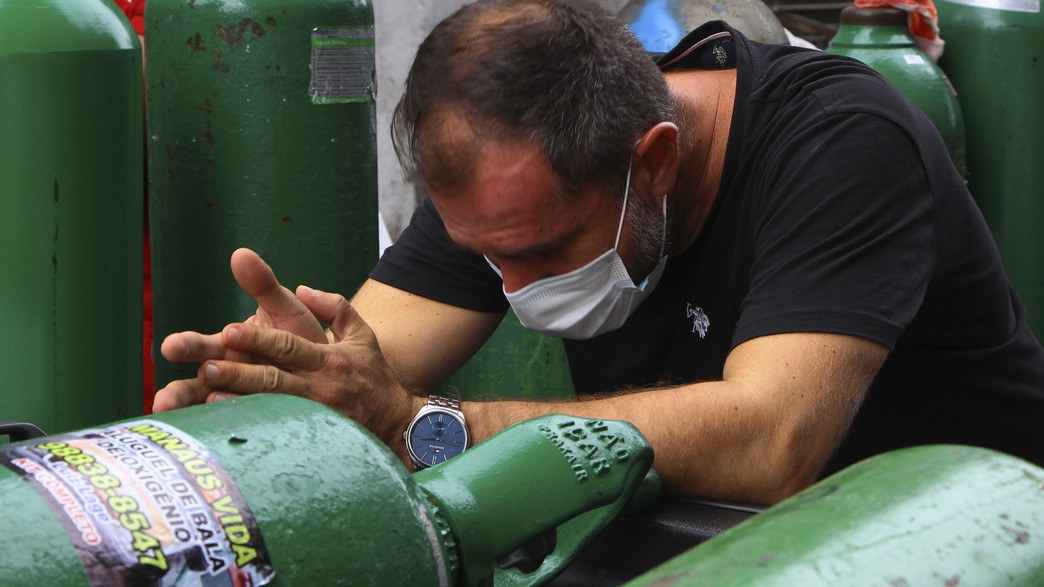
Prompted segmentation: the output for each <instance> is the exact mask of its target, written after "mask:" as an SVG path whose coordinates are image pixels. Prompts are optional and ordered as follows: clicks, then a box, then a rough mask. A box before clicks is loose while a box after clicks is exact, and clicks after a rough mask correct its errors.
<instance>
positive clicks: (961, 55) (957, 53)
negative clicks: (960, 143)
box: [936, 0, 1044, 339]
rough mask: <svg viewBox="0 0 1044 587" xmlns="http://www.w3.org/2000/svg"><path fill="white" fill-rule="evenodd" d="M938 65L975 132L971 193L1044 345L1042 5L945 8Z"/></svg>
mask: <svg viewBox="0 0 1044 587" xmlns="http://www.w3.org/2000/svg"><path fill="white" fill-rule="evenodd" d="M936 8H937V9H938V11H939V29H940V31H941V34H942V37H943V38H944V39H945V40H946V52H945V53H943V56H942V58H941V59H940V60H939V64H940V65H941V66H942V68H943V69H944V70H945V71H946V74H947V75H948V76H949V78H950V80H951V81H952V82H953V85H954V87H955V88H957V93H958V95H960V99H961V106H962V107H963V108H964V117H965V123H966V124H967V127H968V171H969V177H968V187H969V189H971V193H972V195H973V196H974V197H975V199H976V201H977V202H978V204H979V207H980V208H981V209H982V212H983V215H984V216H985V217H986V221H987V223H988V224H989V225H990V230H991V231H992V232H993V236H994V238H995V239H996V240H997V244H998V246H999V247H1000V251H1001V258H1002V259H1003V261H1004V268H1005V270H1006V271H1007V273H1008V277H1009V278H1010V279H1011V281H1012V283H1014V285H1015V289H1016V290H1018V292H1019V295H1020V296H1021V297H1022V301H1023V302H1024V303H1025V304H1026V308H1027V311H1028V318H1029V324H1030V327H1031V328H1032V329H1033V331H1034V333H1035V334H1036V335H1037V338H1038V339H1039V338H1041V337H1044V264H1042V263H1041V255H1042V254H1044V232H1042V231H1041V230H1040V223H1041V221H1042V220H1044V165H1041V161H1044V110H1042V109H1041V107H1040V100H1041V96H1044V73H1042V71H1041V68H1042V67H1044V66H1042V65H1041V62H1040V61H1041V58H1042V57H1044V15H1042V14H1041V11H1040V0H959V1H953V0H939V2H936Z"/></svg>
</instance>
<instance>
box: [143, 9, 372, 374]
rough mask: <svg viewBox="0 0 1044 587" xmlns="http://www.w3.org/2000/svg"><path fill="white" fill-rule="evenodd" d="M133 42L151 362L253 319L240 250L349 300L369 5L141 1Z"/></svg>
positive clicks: (360, 201) (362, 209) (365, 269)
mask: <svg viewBox="0 0 1044 587" xmlns="http://www.w3.org/2000/svg"><path fill="white" fill-rule="evenodd" d="M145 35H146V43H145V45H146V48H145V49H146V62H147V71H146V82H147V88H148V126H149V141H148V149H149V221H150V230H151V238H152V242H151V246H152V249H151V251H152V287H153V292H154V293H153V306H154V308H155V310H154V320H155V340H156V345H155V346H154V348H158V343H160V342H162V340H163V338H164V337H165V336H166V335H168V334H170V333H171V332H176V331H182V330H197V331H201V332H216V331H218V330H220V329H221V327H222V326H224V325H225V324H226V323H227V322H228V321H229V320H231V319H235V318H236V317H238V318H240V319H242V318H245V317H247V316H249V315H251V314H253V313H254V311H255V309H256V306H255V304H254V303H253V301H252V300H251V299H250V298H249V297H248V296H246V294H244V293H242V292H240V291H239V288H238V287H237V286H236V284H235V281H234V280H233V279H232V277H231V274H230V272H229V270H228V260H229V256H230V255H231V254H232V252H233V251H234V250H235V249H236V248H238V247H241V246H243V247H250V248H252V249H253V250H255V251H257V252H258V253H260V254H261V255H262V256H264V257H265V259H266V260H267V261H268V262H269V264H271V266H272V267H273V269H274V270H275V272H276V275H278V276H280V278H281V279H283V280H284V281H285V282H286V283H289V284H291V287H292V286H293V285H296V284H308V285H310V286H313V287H316V288H319V289H323V290H326V291H336V292H342V293H344V294H345V295H348V296H350V295H351V294H352V293H353V292H354V291H355V290H356V289H357V288H358V286H359V285H360V284H361V283H362V282H363V280H364V279H365V278H366V276H367V274H368V273H369V270H370V269H371V268H372V267H373V265H374V263H375V262H376V260H377V222H378V221H377V175H376V170H377V162H376V161H377V159H376V148H375V132H376V130H375V127H376V115H375V102H374V100H375V91H376V88H375V86H374V70H375V60H374V29H373V10H372V7H371V5H370V2H369V1H367V0H192V1H189V2H186V1H184V0H149V2H148V4H147V5H146V13H145ZM194 369H195V367H194V366H191V365H173V364H170V363H167V362H165V361H158V363H157V366H156V383H157V385H158V386H162V385H164V384H166V383H167V382H169V381H170V380H172V379H180V378H185V377H192V376H194Z"/></svg>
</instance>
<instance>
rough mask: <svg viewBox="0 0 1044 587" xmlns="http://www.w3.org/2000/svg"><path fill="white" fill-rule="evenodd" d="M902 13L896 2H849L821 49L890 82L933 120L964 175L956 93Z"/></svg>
mask: <svg viewBox="0 0 1044 587" xmlns="http://www.w3.org/2000/svg"><path fill="white" fill-rule="evenodd" d="M907 18H908V13H907V12H905V11H903V10H900V9H898V8H886V7H881V8H858V7H855V6H849V7H847V8H845V9H844V10H842V11H841V26H840V27H838V29H837V34H836V35H835V36H834V38H833V39H831V40H830V44H829V45H828V46H827V49H826V50H827V52H829V53H836V54H838V55H847V56H848V57H852V58H854V59H858V60H860V61H862V62H863V63H866V64H867V65H869V66H870V67H873V68H874V69H875V70H877V71H878V72H879V73H880V74H881V75H883V76H885V78H887V79H888V81H890V82H892V84H893V85H894V86H895V87H896V88H898V89H899V91H901V92H902V93H903V95H904V96H906V97H907V98H908V99H909V100H910V101H911V102H913V103H914V104H915V105H916V106H917V107H918V108H920V109H921V111H922V112H924V113H925V115H927V116H928V118H929V119H930V120H931V121H932V124H934V125H935V128H936V129H937V130H938V131H939V134H941V135H942V138H943V141H944V142H945V143H946V150H947V151H949V153H950V159H951V160H952V161H953V164H954V166H956V167H957V170H958V171H959V172H960V173H961V175H962V176H964V175H966V174H967V165H966V160H965V159H966V157H965V150H966V149H965V137H964V117H963V115H962V113H961V105H960V104H959V103H958V101H957V93H956V92H955V91H954V89H953V86H951V85H950V82H949V80H948V79H947V78H946V74H944V73H943V71H942V69H940V68H939V66H938V65H936V64H935V62H934V61H932V60H931V59H930V58H929V57H928V56H927V55H925V54H924V52H923V51H921V50H920V49H918V48H917V42H916V41H915V40H914V38H913V36H911V35H910V33H909V31H908V29H907Z"/></svg>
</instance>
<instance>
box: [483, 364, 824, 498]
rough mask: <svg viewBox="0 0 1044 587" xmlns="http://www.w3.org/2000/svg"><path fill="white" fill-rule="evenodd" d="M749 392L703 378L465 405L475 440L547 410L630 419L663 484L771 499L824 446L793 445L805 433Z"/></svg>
mask: <svg viewBox="0 0 1044 587" xmlns="http://www.w3.org/2000/svg"><path fill="white" fill-rule="evenodd" d="M751 395H752V394H751V393H750V392H748V391H746V390H744V389H742V388H740V387H738V386H737V385H734V384H729V383H726V382H708V383H700V384H694V385H688V386H683V387H673V388H656V389H650V390H645V391H640V392H636V393H627V394H612V395H610V396H609V397H604V396H603V397H600V398H598V399H593V400H587V401H574V402H527V401H498V402H464V404H463V409H464V411H465V414H467V417H468V421H469V424H470V427H471V434H472V436H473V438H474V439H475V441H476V442H478V441H481V440H483V439H485V438H488V437H489V436H492V435H493V434H495V433H496V432H499V431H500V430H502V429H504V428H506V427H507V426H510V425H511V424H513V423H515V422H518V421H521V420H527V419H530V418H535V417H537V416H541V415H544V414H552V413H561V414H568V415H572V416H578V417H585V418H596V419H603V420H624V421H628V422H631V423H632V424H634V425H635V426H636V427H637V428H638V429H639V430H641V431H642V433H643V434H644V435H645V436H646V438H647V439H648V440H649V442H650V444H651V445H652V446H653V450H654V451H655V454H656V460H655V463H654V465H653V467H654V468H655V469H656V471H657V473H659V475H660V477H661V478H662V480H663V483H664V489H665V491H666V492H668V493H672V494H680V495H692V496H701V497H708V498H718V499H728V500H734V501H740V502H747V503H761V504H767V503H774V502H775V501H778V500H780V499H782V498H784V497H786V496H788V495H790V494H792V493H794V492H796V491H798V490H800V489H802V488H804V487H806V486H807V485H809V484H811V483H812V482H813V481H814V480H815V476H816V474H817V473H818V471H819V469H820V467H821V466H822V464H823V457H821V456H820V455H821V454H823V452H824V451H822V450H818V451H817V450H814V449H808V448H807V447H806V448H804V449H802V448H800V447H798V446H796V445H797V444H798V443H803V442H805V441H807V439H802V438H801V435H800V434H795V433H794V430H793V429H790V430H788V429H787V427H786V426H781V425H780V422H779V419H778V414H776V415H774V414H772V413H771V412H772V411H774V410H771V409H766V407H765V406H763V405H759V402H758V401H756V398H752V397H751ZM774 416H775V417H774ZM829 450H830V449H828V450H827V451H826V454H827V455H829Z"/></svg>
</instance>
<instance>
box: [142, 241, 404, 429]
mask: <svg viewBox="0 0 1044 587" xmlns="http://www.w3.org/2000/svg"><path fill="white" fill-rule="evenodd" d="M231 266H232V273H233V275H234V276H235V278H236V281H237V282H238V283H239V286H240V287H241V288H243V290H244V291H245V292H247V293H248V294H249V295H250V296H251V297H253V298H254V300H255V301H257V304H258V309H257V313H255V314H254V315H253V316H251V317H250V318H249V319H247V320H246V321H245V322H242V323H233V324H229V325H227V326H225V328H224V329H222V331H221V332H220V333H216V334H209V335H204V334H200V333H198V332H178V333H175V334H171V335H170V336H168V337H167V338H166V339H165V340H164V341H163V344H162V346H161V348H160V352H161V353H162V355H163V357H164V358H165V359H167V360H168V361H172V362H198V363H200V366H199V369H198V371H197V374H196V378H195V379H185V380H181V381H173V382H171V383H170V384H168V385H167V386H166V387H164V388H163V389H161V390H159V391H158V392H156V399H155V401H154V403H153V410H154V411H156V412H162V411H166V410H172V409H175V408H180V407H185V406H189V405H193V404H197V403H202V402H212V401H217V400H221V399H226V398H229V397H236V396H240V395H245V394H253V393H287V394H292V395H297V396H301V397H304V398H308V399H312V400H315V401H318V402H321V403H323V404H325V405H327V406H330V407H332V408H334V409H336V410H338V411H339V412H341V413H343V414H345V415H346V416H348V417H350V418H352V419H353V420H355V421H356V422H358V423H360V424H362V425H363V426H365V427H366V428H368V429H369V430H370V431H371V432H373V433H374V434H376V435H377V436H378V437H380V438H381V439H382V440H384V441H385V442H386V443H388V444H389V445H391V442H392V441H393V440H394V439H395V437H396V436H397V435H399V434H401V433H402V422H404V421H408V420H409V418H410V417H411V416H412V414H413V412H415V411H416V409H415V407H416V406H415V405H414V404H416V402H417V400H418V398H414V397H412V396H410V395H409V394H408V393H407V392H406V390H405V389H404V388H403V387H402V385H400V384H399V382H398V380H397V379H396V378H395V376H394V374H393V373H392V371H391V369H390V367H389V366H388V363H387V361H386V360H385V358H384V355H383V354H382V353H381V350H380V346H379V345H378V343H377V338H376V336H375V335H374V333H373V331H372V330H371V329H370V327H369V326H368V325H367V324H366V322H365V321H363V319H362V318H361V317H360V316H359V314H358V313H357V312H356V311H355V309H354V308H353V307H352V305H351V304H350V303H349V302H348V300H346V299H345V298H344V297H343V296H341V295H338V294H332V293H325V292H320V291H316V290H313V289H311V288H308V287H305V286H300V287H298V288H297V291H296V293H295V292H291V291H290V290H289V289H287V288H285V287H283V286H282V285H280V284H279V282H278V281H277V280H276V277H275V274H274V273H273V272H272V269H271V268H270V267H269V266H268V265H267V264H266V263H265V262H264V261H263V260H262V259H261V257H259V256H258V255H257V254H256V253H254V252H253V251H251V250H249V249H239V250H237V251H236V252H235V253H233V254H232V259H231ZM320 320H321V321H323V322H326V323H327V324H329V331H324V329H323V327H322V324H321V323H320Z"/></svg>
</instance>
